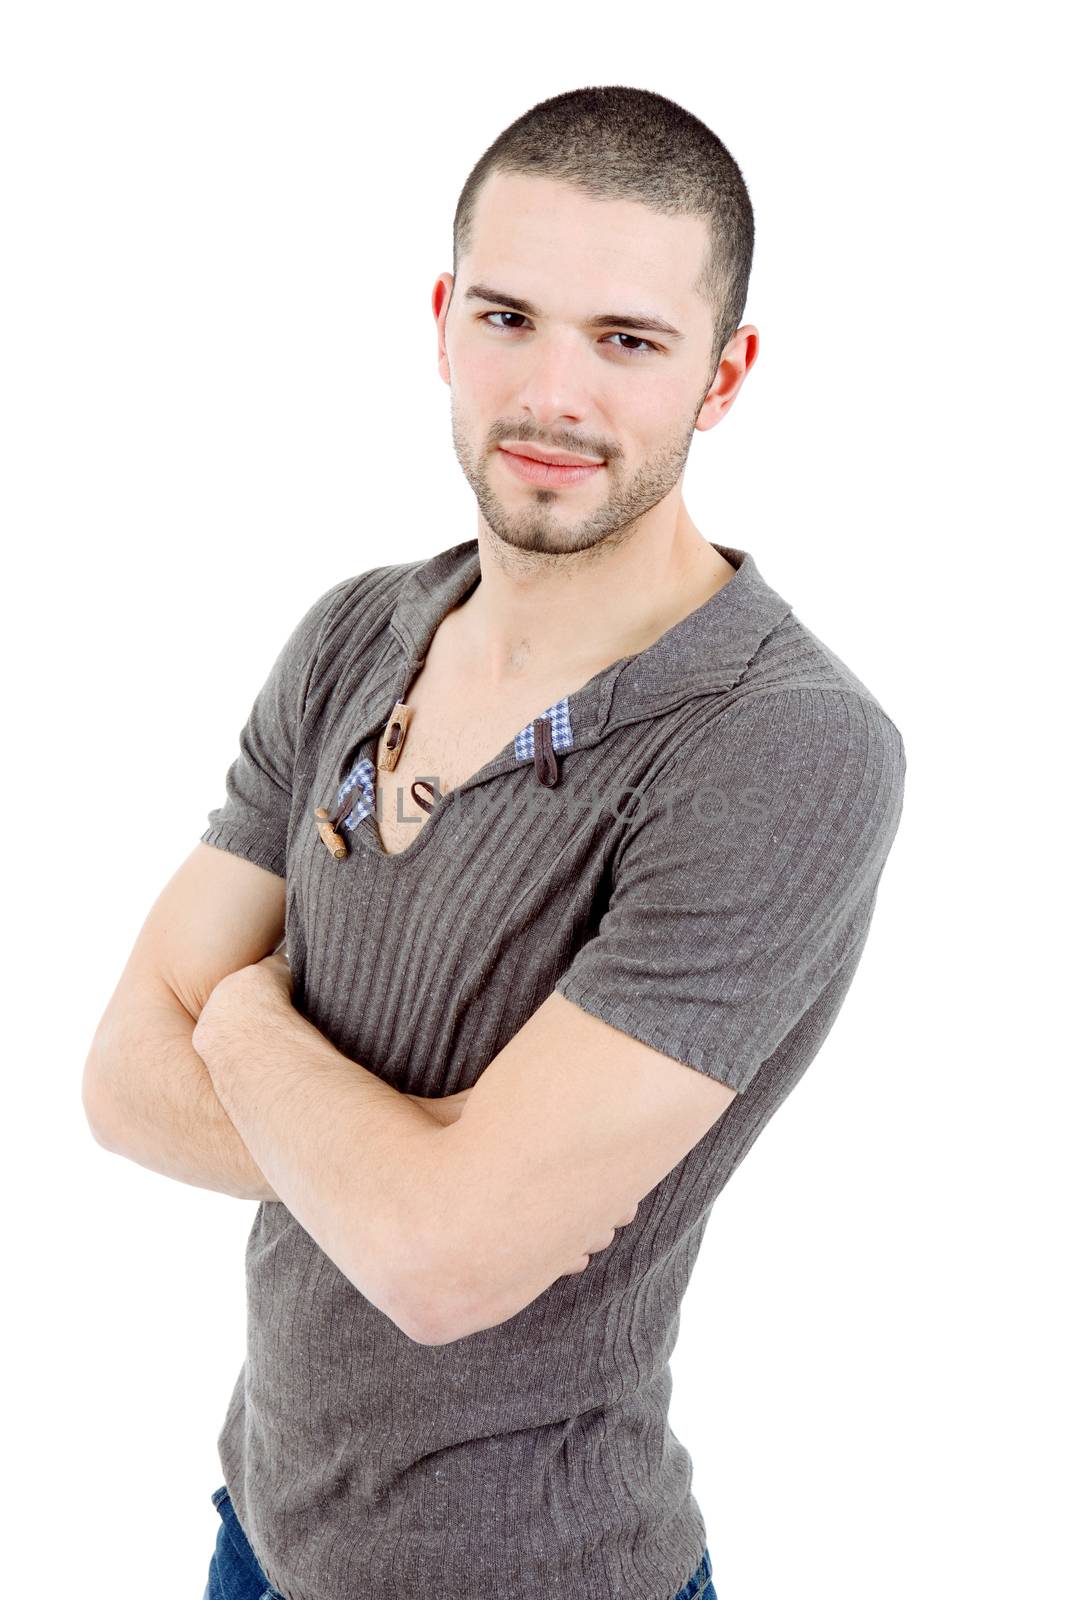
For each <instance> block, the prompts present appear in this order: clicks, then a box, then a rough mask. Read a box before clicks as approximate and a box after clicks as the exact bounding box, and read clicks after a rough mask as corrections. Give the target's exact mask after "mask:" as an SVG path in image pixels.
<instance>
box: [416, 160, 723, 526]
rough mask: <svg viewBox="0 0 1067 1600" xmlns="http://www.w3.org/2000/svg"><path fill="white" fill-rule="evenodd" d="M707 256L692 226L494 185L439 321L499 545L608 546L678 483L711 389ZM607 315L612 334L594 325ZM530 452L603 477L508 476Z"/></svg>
mask: <svg viewBox="0 0 1067 1600" xmlns="http://www.w3.org/2000/svg"><path fill="white" fill-rule="evenodd" d="M706 244H707V233H706V229H705V226H704V224H703V222H702V221H700V220H699V219H698V218H695V217H688V216H681V217H667V216H661V215H659V214H658V213H657V212H655V211H652V210H650V209H649V207H647V206H644V205H641V204H640V203H638V202H634V201H629V200H594V199H591V198H589V197H588V196H586V195H583V194H581V193H579V192H578V191H576V190H574V189H571V188H569V187H568V186H566V185H565V184H561V183H557V182H555V181H553V180H549V179H545V178H530V177H525V176H523V177H518V176H514V175H507V176H504V175H502V174H499V173H494V174H492V175H491V176H490V178H489V179H488V180H487V181H486V183H485V185H484V186H483V188H482V191H481V193H480V195H479V197H478V201H477V205H476V210H475V217H474V228H473V242H472V245H471V249H470V250H469V252H468V253H467V255H466V256H465V257H463V258H462V259H461V261H460V262H459V263H458V277H457V278H456V280H455V281H454V282H453V280H452V278H451V275H450V274H447V273H446V274H444V275H443V276H442V278H440V279H438V282H437V285H435V291H434V309H435V313H436V314H437V316H438V322H439V328H440V327H441V314H442V311H446V314H445V316H444V321H443V338H444V354H443V355H442V358H441V371H442V376H444V377H445V379H446V381H448V382H449V384H450V387H451V392H452V436H453V440H454V442H455V447H456V454H457V456H458V458H459V462H460V465H461V467H462V468H463V472H464V474H465V476H466V478H467V481H468V482H469V483H470V485H471V488H472V489H473V490H474V494H475V496H476V498H477V501H478V506H479V508H480V510H481V513H482V516H483V517H484V519H485V521H486V522H487V523H488V525H489V526H490V528H492V530H493V531H494V533H496V534H497V535H498V537H499V538H500V539H502V540H503V541H504V542H505V543H506V544H509V545H511V546H513V547H514V548H516V549H521V550H536V551H547V552H555V553H561V552H565V551H575V550H584V549H588V548H589V547H591V546H593V545H598V544H602V543H604V542H605V541H607V542H610V543H615V542H617V541H618V540H620V539H625V538H626V537H627V536H628V534H629V532H630V531H631V530H632V528H633V526H634V524H635V522H636V520H637V519H638V518H639V517H641V516H642V515H643V514H644V513H645V512H647V511H649V510H650V509H651V508H652V507H653V506H655V505H658V504H659V502H660V501H661V500H662V499H663V498H664V496H666V495H667V494H668V493H669V492H670V491H671V490H672V489H673V488H674V486H675V484H677V483H679V482H680V479H681V475H682V472H683V469H684V467H685V463H686V458H687V456H688V453H689V445H690V442H691V440H692V437H693V429H694V425H695V423H696V421H697V418H698V417H699V416H700V412H701V408H702V406H703V404H704V401H705V399H706V396H707V392H708V387H709V383H710V374H709V360H710V356H711V351H712V343H713V338H714V325H713V318H712V311H711V308H710V306H709V305H708V304H707V302H706V301H704V300H703V299H701V298H700V296H698V295H697V293H696V292H695V290H694V288H693V285H694V284H695V282H696V280H697V277H698V275H699V273H700V269H701V266H702V263H703V260H704V252H705V249H706ZM449 286H451V291H452V292H451V298H450V299H449V300H447V302H446V295H447V293H448V288H449ZM474 289H477V290H478V293H477V294H472V293H471V291H472V290H474ZM486 296H488V298H486ZM498 296H499V298H498ZM508 299H512V300H521V301H523V302H525V303H526V304H527V305H528V306H530V307H532V308H533V310H532V311H522V312H519V311H515V310H514V309H512V308H511V307H509V306H508V304H507V300H508ZM605 314H608V315H610V316H611V317H612V318H617V319H618V320H613V321H612V322H610V323H609V324H606V325H599V326H597V325H594V319H596V318H598V317H601V316H604V315H605ZM623 316H624V317H625V320H623ZM649 317H654V318H658V319H659V320H660V321H662V322H664V323H666V324H669V325H670V327H672V328H674V329H676V330H677V335H671V334H670V333H667V332H664V331H662V330H659V329H651V328H649V327H648V326H647V325H646V324H647V320H648V318H649ZM711 420H712V419H710V418H709V419H708V420H705V421H704V425H705V426H710V425H711ZM507 446H511V447H512V449H511V450H506V449H505V447H507ZM524 446H525V447H535V448H540V449H541V450H544V451H546V452H549V453H552V452H569V453H572V454H576V455H580V456H584V457H589V458H592V459H593V460H595V461H597V462H599V463H600V465H598V466H596V467H595V468H594V469H593V470H592V471H589V472H586V473H581V474H578V475H577V476H576V477H573V478H571V479H569V480H568V479H567V478H566V477H563V476H560V475H559V474H558V473H554V472H551V471H549V472H548V473H545V472H544V471H543V469H538V468H528V470H526V469H523V468H522V467H519V466H516V464H515V456H516V455H517V454H518V453H520V452H521V451H522V449H523V448H524Z"/></svg>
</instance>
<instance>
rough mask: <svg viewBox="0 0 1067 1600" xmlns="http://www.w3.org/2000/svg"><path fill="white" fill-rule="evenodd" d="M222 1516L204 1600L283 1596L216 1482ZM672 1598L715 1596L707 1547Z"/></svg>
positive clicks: (223, 1488) (702, 1599)
mask: <svg viewBox="0 0 1067 1600" xmlns="http://www.w3.org/2000/svg"><path fill="white" fill-rule="evenodd" d="M211 1499H212V1502H213V1504H214V1507H215V1510H216V1511H217V1512H218V1514H219V1516H220V1517H221V1518H222V1526H221V1527H220V1528H219V1534H218V1538H217V1540H216V1541H215V1554H214V1555H213V1556H212V1558H211V1569H210V1571H209V1573H208V1580H207V1588H206V1589H205V1590H204V1600H285V1596H284V1595H280V1594H279V1593H278V1590H277V1589H273V1588H272V1587H271V1585H270V1584H269V1583H268V1582H267V1580H266V1578H265V1576H264V1574H263V1569H262V1567H261V1566H260V1564H259V1562H258V1561H257V1560H256V1558H255V1556H254V1555H253V1553H252V1546H251V1545H250V1544H249V1542H248V1539H247V1537H246V1535H245V1531H244V1529H243V1528H242V1527H241V1524H240V1523H239V1522H238V1520H237V1513H236V1511H235V1510H234V1509H233V1503H232V1501H231V1500H230V1493H229V1490H228V1489H227V1488H226V1485H225V1484H224V1483H223V1484H220V1485H219V1487H218V1488H217V1489H216V1490H215V1492H214V1494H213V1495H212V1496H211ZM674 1600H718V1597H717V1595H716V1593H715V1585H714V1584H713V1583H712V1581H711V1557H710V1556H709V1555H708V1551H707V1547H706V1546H705V1548H704V1554H703V1555H702V1556H701V1558H700V1563H699V1565H698V1566H697V1569H696V1571H695V1572H694V1573H693V1576H692V1577H691V1578H689V1579H688V1581H687V1582H686V1583H684V1584H683V1585H682V1587H681V1588H680V1589H679V1590H678V1593H677V1594H676V1595H675V1597H674Z"/></svg>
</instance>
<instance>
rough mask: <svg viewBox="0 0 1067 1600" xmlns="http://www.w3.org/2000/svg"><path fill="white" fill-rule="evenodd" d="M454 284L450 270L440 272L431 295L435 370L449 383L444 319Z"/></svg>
mask: <svg viewBox="0 0 1067 1600" xmlns="http://www.w3.org/2000/svg"><path fill="white" fill-rule="evenodd" d="M455 284H456V280H455V278H453V276H452V274H451V273H450V272H442V273H441V275H440V277H439V278H437V279H436V281H435V283H434V286H433V294H432V295H431V305H432V307H433V317H434V321H435V322H436V324H437V370H438V372H439V373H440V374H441V376H442V378H443V379H444V381H445V382H446V383H447V384H451V382H452V375H451V373H450V372H449V370H448V351H447V349H446V348H445V319H446V317H447V316H448V308H449V306H450V305H451V303H452V290H453V289H454V288H455Z"/></svg>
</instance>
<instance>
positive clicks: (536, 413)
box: [515, 335, 599, 454]
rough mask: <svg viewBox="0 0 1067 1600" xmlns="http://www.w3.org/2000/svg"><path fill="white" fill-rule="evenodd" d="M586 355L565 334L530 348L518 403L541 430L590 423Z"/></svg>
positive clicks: (541, 341)
mask: <svg viewBox="0 0 1067 1600" xmlns="http://www.w3.org/2000/svg"><path fill="white" fill-rule="evenodd" d="M584 355H585V352H584V350H583V347H582V345H581V343H580V342H579V341H578V340H577V339H575V340H572V339H569V338H567V337H565V336H562V335H561V336H560V337H558V338H550V337H545V338H543V339H541V340H539V341H538V345H537V348H536V350H535V349H533V348H532V347H531V348H530V351H529V354H528V356H527V362H528V365H527V366H526V368H525V371H524V373H523V376H522V378H521V380H520V383H519V387H518V390H517V392H516V395H515V400H516V403H517V404H518V406H520V407H521V409H522V410H523V411H525V412H526V414H527V415H528V416H529V417H531V418H532V419H533V420H534V422H536V423H537V425H538V427H540V428H544V429H546V430H549V431H550V430H551V429H552V428H553V427H558V426H559V425H561V424H562V425H564V426H567V427H575V426H581V425H582V424H583V423H588V420H589V417H590V414H591V412H592V409H593V397H592V394H591V391H590V386H589V373H588V369H587V367H586V365H585V361H584V360H583V356H584ZM584 453H586V454H598V453H599V452H596V451H593V450H588V451H586V452H584Z"/></svg>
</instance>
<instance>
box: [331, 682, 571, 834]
mask: <svg viewBox="0 0 1067 1600" xmlns="http://www.w3.org/2000/svg"><path fill="white" fill-rule="evenodd" d="M567 699H568V697H567V696H566V695H564V696H563V699H562V700H557V701H556V703H555V705H554V706H549V708H548V710H547V711H542V713H541V715H540V717H535V718H534V722H541V721H543V719H544V718H545V717H547V718H548V720H549V723H550V724H551V729H552V748H553V750H569V749H570V748H571V746H572V744H573V743H574V732H573V730H572V728H571V713H570V707H569V705H568V703H567ZM533 730H534V725H533V722H528V723H527V724H526V726H525V728H523V729H522V731H521V732H520V733H517V734H516V735H515V759H516V761H532V760H533V748H534V732H533ZM374 773H375V767H374V762H373V760H372V759H371V758H370V757H369V756H364V757H363V759H362V761H357V762H356V764H355V766H354V767H353V768H352V771H351V772H350V773H349V774H348V777H347V778H346V779H345V781H344V783H342V785H341V787H340V788H339V789H338V791H337V805H340V804H341V802H342V801H343V800H345V799H346V798H347V797H348V795H350V794H351V793H352V790H353V789H354V788H355V787H356V785H357V784H358V785H359V789H360V796H359V799H358V800H357V801H356V803H355V805H354V806H353V807H352V810H351V812H350V813H349V815H348V816H347V817H346V818H345V820H344V822H343V823H342V824H341V826H342V827H344V828H347V829H348V831H349V832H350V833H351V832H352V831H353V830H354V829H355V828H358V827H359V824H360V823H361V822H362V821H363V818H364V817H366V816H369V814H370V813H371V812H372V811H373V810H374Z"/></svg>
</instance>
